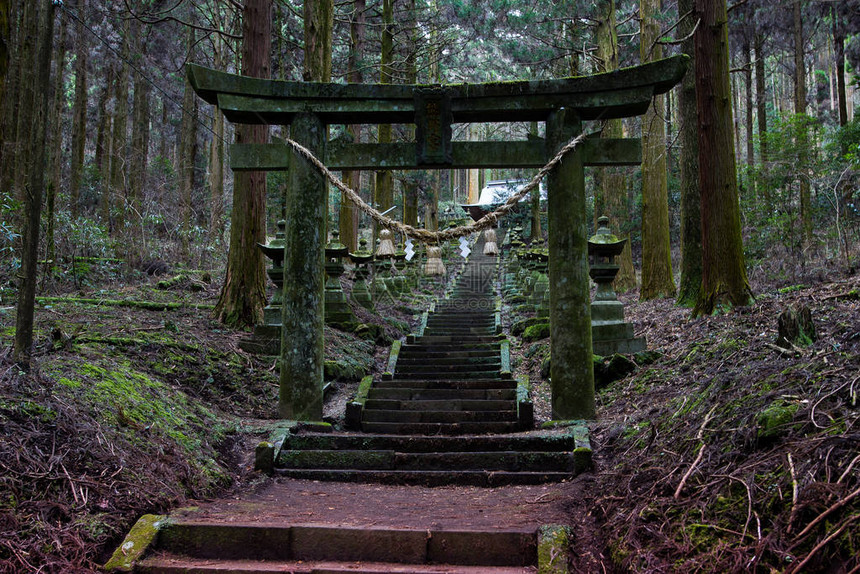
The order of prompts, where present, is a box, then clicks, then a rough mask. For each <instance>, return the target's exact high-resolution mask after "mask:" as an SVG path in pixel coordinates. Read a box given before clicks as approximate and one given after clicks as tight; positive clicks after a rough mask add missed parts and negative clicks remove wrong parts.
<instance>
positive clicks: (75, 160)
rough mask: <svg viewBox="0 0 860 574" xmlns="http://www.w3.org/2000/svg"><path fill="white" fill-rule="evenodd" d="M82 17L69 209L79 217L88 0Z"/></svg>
mask: <svg viewBox="0 0 860 574" xmlns="http://www.w3.org/2000/svg"><path fill="white" fill-rule="evenodd" d="M78 17H79V20H78V21H77V23H76V25H75V103H74V108H73V109H72V157H71V161H70V165H69V208H70V209H71V212H72V219H76V218H77V217H78V213H79V210H80V202H81V175H82V174H83V170H84V151H85V149H86V143H87V59H88V55H89V53H88V49H87V48H88V46H87V31H86V28H85V27H84V23H83V20H84V19H85V18H86V0H79V1H78Z"/></svg>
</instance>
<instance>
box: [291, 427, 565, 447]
mask: <svg viewBox="0 0 860 574" xmlns="http://www.w3.org/2000/svg"><path fill="white" fill-rule="evenodd" d="M284 448H288V449H292V450H302V449H308V450H320V449H330V450H343V451H348V450H361V449H367V450H395V451H398V452H472V451H475V452H491V451H520V452H523V451H528V452H531V451H538V452H541V451H544V452H546V451H556V452H573V451H574V450H575V449H576V448H577V442H576V437H575V436H574V435H573V434H572V433H562V434H558V433H555V434H552V433H541V432H532V433H513V434H497V435H475V436H456V437H455V436H421V435H419V436H411V435H392V434H383V435H377V434H367V433H349V434H344V433H313V432H299V433H297V434H294V435H290V436H289V437H288V438H287V442H286V444H285V445H284Z"/></svg>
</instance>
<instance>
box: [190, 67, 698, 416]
mask: <svg viewBox="0 0 860 574" xmlns="http://www.w3.org/2000/svg"><path fill="white" fill-rule="evenodd" d="M686 67H687V57H686V56H674V57H672V58H667V59H664V60H659V61H656V62H652V63H649V64H644V65H641V66H636V67H632V68H625V69H621V70H616V71H614V72H609V73H605V74H598V75H594V76H583V77H575V78H564V79H558V80H534V81H515V82H494V83H485V84H457V85H423V86H422V85H381V84H323V83H310V82H285V81H275V80H265V79H258V78H250V77H245V76H238V75H233V74H227V73H224V72H219V71H216V70H211V69H208V68H204V67H201V66H196V65H189V66H188V77H189V80H190V82H191V85H192V86H193V88H194V90H195V91H196V92H197V94H198V95H199V96H200V97H201V98H203V99H204V100H205V101H206V102H208V103H210V104H213V105H216V106H218V108H219V109H220V110H221V112H222V113H223V114H224V116H225V117H226V118H227V119H228V120H230V121H232V122H235V123H246V124H276V125H277V124H279V125H289V126H290V137H291V138H292V139H293V140H294V141H296V142H297V143H299V144H301V145H303V146H304V147H306V148H308V149H309V150H310V151H311V152H312V153H313V154H314V155H316V157H318V158H320V159H321V160H322V161H323V162H324V163H325V165H326V166H327V167H328V168H329V169H332V170H348V169H362V170H379V169H391V170H395V169H428V168H432V169H463V168H514V167H542V166H543V165H545V164H546V163H547V162H548V161H549V159H550V158H552V157H553V156H554V155H555V154H556V153H557V151H558V150H559V149H560V148H562V147H563V146H564V145H565V144H566V143H567V142H568V141H569V140H570V139H571V138H573V137H575V136H577V135H579V134H580V133H581V132H582V129H583V127H582V122H583V121H586V120H605V119H612V118H621V117H630V116H635V115H641V114H643V113H645V111H646V110H647V108H648V106H649V105H650V103H651V99H652V98H653V97H654V96H655V95H657V94H663V93H666V92H667V91H669V90H670V89H671V88H672V87H673V86H674V85H675V84H677V83H678V82H679V81H680V80H681V78H682V77H683V75H684V73H685V71H686ZM525 121H544V122H546V139H530V140H528V141H505V142H491V141H486V142H455V141H452V136H451V134H452V124H453V123H468V122H525ZM382 123H414V124H415V125H416V136H415V141H414V142H407V143H391V144H372V143H367V144H360V143H345V142H340V141H327V133H328V130H327V129H326V128H327V125H329V124H382ZM641 153H642V152H641V142H640V140H639V139H601V138H589V139H586V140H585V142H584V143H583V144H582V145H580V146H578V147H577V148H576V149H575V150H574V151H573V152H571V153H569V154H568V155H567V156H566V157H565V158H564V159H563V160H562V161H561V163H559V164H558V165H557V166H556V167H555V169H553V170H552V171H551V172H550V174H549V176H548V185H547V195H548V216H549V279H550V316H551V317H552V320H551V322H550V325H551V327H550V328H551V332H550V337H551V338H550V349H551V353H552V364H551V379H552V384H551V386H552V416H553V418H554V419H559V420H566V419H592V418H594V417H595V404H594V373H593V369H592V359H591V356H592V355H591V352H592V346H591V310H590V299H589V289H588V286H589V283H588V281H589V279H588V260H587V255H588V254H587V235H588V233H587V226H588V221H587V219H586V210H585V172H584V169H583V168H584V167H585V166H609V165H638V164H639V163H640V162H641ZM231 158H232V160H231V166H232V168H233V169H234V170H287V169H288V170H289V185H288V191H287V202H286V204H287V222H288V223H287V229H286V237H285V259H284V297H283V322H282V325H283V327H282V341H281V361H280V369H281V388H280V399H279V412H280V414H281V416H282V417H284V418H292V419H297V420H321V419H322V405H323V362H324V354H323V324H324V322H323V311H324V310H323V302H324V295H323V292H324V284H325V280H324V245H325V243H326V214H327V203H328V186H327V183H326V179H325V178H324V176H323V175H322V174H321V173H320V171H319V170H318V169H317V168H316V167H314V166H313V165H312V164H310V163H309V162H308V161H307V160H306V159H305V158H303V157H300V156H298V154H295V153H294V152H293V150H292V148H291V147H288V146H286V145H284V144H236V145H233V146H232V149H231Z"/></svg>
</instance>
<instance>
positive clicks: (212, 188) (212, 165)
mask: <svg viewBox="0 0 860 574" xmlns="http://www.w3.org/2000/svg"><path fill="white" fill-rule="evenodd" d="M214 46H215V48H214V66H215V69H216V70H222V69H224V41H223V40H222V39H221V37H220V36H217V35H216V36H215V38H214ZM212 132H213V136H212V142H211V143H210V144H209V170H208V179H209V227H208V229H207V239H206V243H207V244H208V245H209V246H214V245H215V241H216V239H217V240H219V241H221V240H223V238H224V114H215V115H214V117H213V118H212Z"/></svg>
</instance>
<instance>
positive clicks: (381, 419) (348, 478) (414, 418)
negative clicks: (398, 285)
mask: <svg viewBox="0 0 860 574" xmlns="http://www.w3.org/2000/svg"><path fill="white" fill-rule="evenodd" d="M479 251H480V246H477V247H476V252H478V253H479ZM496 269H497V267H496V262H495V259H491V258H488V257H484V256H482V255H479V254H478V255H475V256H473V257H472V260H471V261H470V262H469V263H468V264H467V265H466V267H465V269H464V272H463V273H462V275H461V276H460V278H459V280H458V282H457V284H456V286H455V287H454V289H453V290H452V292H451V293H450V295H449V297H447V298H446V299H445V300H443V301H441V302H439V303H438V304H437V305H436V306H435V309H433V312H432V313H430V314H429V315H428V316H427V317H426V320H425V321H423V322H422V325H423V326H422V328H421V329H419V331H418V332H417V333H416V334H415V335H410V336H409V337H408V338H407V341H406V342H405V343H401V342H396V343H395V344H394V345H393V347H392V353H391V358H390V360H389V369H388V371H387V372H386V373H384V374H383V375H382V376H381V377H380V378H379V379H378V380H376V381H373V380H372V378H371V377H367V378H366V379H365V380H364V381H363V382H362V385H361V388H360V390H359V393H358V396H357V397H356V400H355V401H353V402H352V403H350V404H349V405H348V410H347V418H346V420H347V424H348V426H350V425H351V427H352V428H351V429H350V430H346V431H337V432H333V431H332V429H331V427H330V426H329V425H325V424H319V423H291V424H290V425H289V426H288V427H287V428H285V429H283V430H282V432H281V436H280V437H279V438H278V439H277V440H274V441H273V442H265V443H261V445H260V447H258V449H257V466H258V467H260V468H263V469H265V470H267V471H269V472H271V473H273V474H275V475H277V476H281V477H288V478H291V479H309V480H311V481H340V482H367V483H374V482H382V483H387V484H408V485H424V486H440V485H452V484H459V485H473V486H484V487H486V486H493V487H495V486H504V485H510V484H516V485H523V484H540V483H545V482H561V481H564V480H566V479H569V478H571V477H573V476H575V475H576V474H578V473H579V472H582V471H584V470H585V469H587V468H588V467H590V465H591V449H590V447H589V444H588V436H587V429H586V428H585V426H584V425H582V424H578V423H574V422H572V421H571V422H568V423H567V424H559V425H556V426H554V427H553V428H549V429H541V430H538V429H535V428H534V417H533V407H532V404H531V400H530V399H529V392H528V381H527V380H523V381H517V380H515V379H514V378H512V376H511V372H510V359H509V357H508V355H507V353H508V342H507V341H506V340H505V339H504V338H503V337H501V336H500V335H499V333H500V327H499V316H498V312H497V305H496V297H495V293H494V282H493V278H494V277H495V276H496V272H495V271H496ZM310 484H313V483H310ZM272 486H273V487H275V488H276V487H277V482H273V484H272ZM409 488H418V487H409ZM516 488H517V489H527V488H539V487H529V486H517V487H516ZM432 490H435V489H432ZM379 496H380V495H379V494H374V495H373V496H369V497H368V499H367V500H366V501H363V502H359V503H358V504H360V505H361V506H362V507H364V506H366V507H367V511H368V512H369V513H371V514H372V513H373V508H374V506H375V504H377V503H380V501H379V500H378V497H379ZM538 498H540V496H539V497H538ZM230 504H232V502H231V503H230ZM238 504H239V505H238V506H235V507H232V506H229V505H228V508H234V510H233V511H228V513H227V514H226V515H225V514H223V513H218V512H215V515H214V516H208V517H207V516H206V515H205V513H203V514H200V513H198V510H197V509H189V511H187V512H184V513H183V511H177V512H176V513H174V515H171V516H170V517H157V516H149V515H148V516H144V517H142V518H141V519H140V520H139V521H138V523H137V524H136V525H135V527H134V528H133V529H132V531H131V532H130V533H129V535H128V536H127V537H126V541H125V542H124V543H123V545H122V546H121V547H120V548H119V549H118V550H117V552H116V553H115V554H114V557H113V558H112V559H111V562H109V563H108V565H107V566H106V568H107V569H108V570H109V571H122V572H131V571H133V572H140V573H147V574H178V573H180V572H182V573H189V572H194V573H197V574H209V573H212V574H215V573H221V574H224V573H232V574H250V573H268V572H296V573H300V572H301V573H316V574H339V573H345V572H353V573H364V574H383V573H391V572H394V573H399V574H407V573H414V574H430V573H434V574H441V573H443V572H444V573H448V574H478V573H486V574H514V573H520V574H524V573H528V572H535V571H541V572H544V571H546V572H561V571H566V565H567V549H568V545H569V540H570V539H569V536H570V531H569V529H568V528H567V527H564V526H556V525H548V524H546V523H543V524H544V525H543V526H535V525H534V524H531V525H517V526H515V527H511V526H509V525H508V526H503V525H501V524H498V523H493V527H490V528H488V527H482V528H466V529H456V528H446V527H444V526H441V527H440V526H438V525H436V524H435V522H434V521H433V520H431V519H426V520H423V521H422V520H421V518H422V517H421V516H416V517H413V520H411V521H410V524H408V525H403V526H397V527H387V528H386V527H380V526H374V525H373V524H375V520H374V521H372V522H371V523H370V525H368V526H363V527H356V526H347V525H343V524H338V523H335V524H332V523H315V522H314V521H313V520H299V521H295V520H293V521H277V520H275V521H272V519H271V518H267V517H266V516H267V511H266V510H263V508H265V505H264V507H262V508H261V510H260V512H259V513H258V512H256V511H254V510H253V504H249V503H238ZM332 504H333V505H336V504H337V503H336V502H334V501H332ZM350 504H356V502H355V501H352V502H351V503H350ZM245 507H247V508H246V509H245V510H244V512H246V514H247V515H243V514H242V512H243V510H241V509H243V508H245ZM386 507H387V506H386V504H384V503H383V504H382V505H381V508H386ZM329 510H331V511H336V507H334V506H333V507H332V508H330V509H329ZM275 514H277V513H276V512H275ZM400 520H406V519H405V518H400ZM413 522H414V523H415V524H412V523H413ZM399 524H402V523H399Z"/></svg>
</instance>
